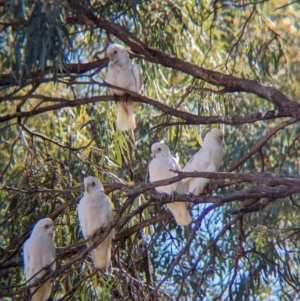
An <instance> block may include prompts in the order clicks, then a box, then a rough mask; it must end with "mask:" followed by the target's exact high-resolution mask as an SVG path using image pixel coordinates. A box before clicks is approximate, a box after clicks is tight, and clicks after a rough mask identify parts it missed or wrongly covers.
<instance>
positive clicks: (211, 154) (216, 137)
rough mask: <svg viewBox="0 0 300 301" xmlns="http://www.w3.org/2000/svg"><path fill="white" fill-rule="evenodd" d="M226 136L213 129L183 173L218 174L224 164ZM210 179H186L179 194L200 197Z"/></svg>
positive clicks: (179, 189) (182, 182)
mask: <svg viewBox="0 0 300 301" xmlns="http://www.w3.org/2000/svg"><path fill="white" fill-rule="evenodd" d="M223 137H224V134H223V132H222V131H221V130H219V129H211V130H210V131H209V132H208V133H207V134H206V136H205V138H204V141H203V145H202V148H201V149H200V150H199V151H198V152H197V153H196V154H195V155H194V156H193V157H192V158H191V159H190V161H189V162H188V163H187V164H186V166H185V167H184V168H183V170H182V171H185V172H194V171H198V172H199V171H207V172H216V171H218V169H219V168H220V166H221V164H222V145H223ZM209 182H210V179H206V178H186V179H183V180H182V181H181V183H180V185H179V188H178V192H179V193H192V194H194V195H199V194H201V193H202V192H203V190H204V188H205V186H206V185H207V183H209Z"/></svg>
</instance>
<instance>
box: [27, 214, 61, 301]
mask: <svg viewBox="0 0 300 301" xmlns="http://www.w3.org/2000/svg"><path fill="white" fill-rule="evenodd" d="M53 231H54V226H53V221H52V220H51V219H50V218H43V219H41V220H39V221H38V222H37V223H36V225H35V226H34V228H33V230H32V233H31V235H30V237H29V239H27V240H26V242H25V244H24V252H23V260H24V271H25V276H26V280H27V281H29V284H34V283H37V284H39V283H40V281H39V279H41V278H42V277H43V276H44V275H45V274H46V273H47V269H43V268H45V267H47V266H49V268H50V269H51V270H55V263H54V260H55V246H54V243H53ZM50 265H51V266H50ZM39 271H40V272H39ZM30 291H31V293H33V296H32V299H31V300H32V301H46V300H48V298H49V297H50V295H51V291H52V283H51V279H49V280H47V281H46V282H45V283H43V284H41V286H40V287H39V288H38V286H34V287H31V288H30ZM35 291H36V292H35Z"/></svg>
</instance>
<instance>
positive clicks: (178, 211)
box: [167, 202, 192, 226]
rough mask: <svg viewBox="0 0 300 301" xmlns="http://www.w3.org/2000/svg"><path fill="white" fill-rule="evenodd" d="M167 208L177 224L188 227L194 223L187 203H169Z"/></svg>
mask: <svg viewBox="0 0 300 301" xmlns="http://www.w3.org/2000/svg"><path fill="white" fill-rule="evenodd" d="M167 206H168V208H169V209H170V211H171V212H172V214H173V215H174V218H175V220H176V223H177V224H178V225H179V226H188V225H189V224H190V223H191V222H192V218H191V215H190V213H189V211H188V209H187V206H186V203H184V202H174V203H168V204H167Z"/></svg>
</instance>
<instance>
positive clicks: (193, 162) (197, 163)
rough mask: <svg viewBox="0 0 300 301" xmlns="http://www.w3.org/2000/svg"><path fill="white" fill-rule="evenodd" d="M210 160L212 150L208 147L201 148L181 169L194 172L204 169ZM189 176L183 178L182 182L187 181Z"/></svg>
mask: <svg viewBox="0 0 300 301" xmlns="http://www.w3.org/2000/svg"><path fill="white" fill-rule="evenodd" d="M211 160H212V152H211V150H210V148H207V147H203V148H201V149H200V150H199V151H198V152H197V153H196V154H195V155H194V156H193V157H192V158H191V159H190V161H189V162H188V163H187V164H186V166H185V167H184V168H183V170H182V171H185V172H194V171H205V170H206V169H207V168H208V167H209V165H210V164H211ZM189 179H190V178H186V179H183V180H182V181H183V182H187V181H189Z"/></svg>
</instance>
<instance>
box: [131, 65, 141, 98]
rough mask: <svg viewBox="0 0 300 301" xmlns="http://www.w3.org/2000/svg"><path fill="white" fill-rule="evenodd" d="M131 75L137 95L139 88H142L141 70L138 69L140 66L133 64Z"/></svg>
mask: <svg viewBox="0 0 300 301" xmlns="http://www.w3.org/2000/svg"><path fill="white" fill-rule="evenodd" d="M132 74H133V77H134V80H135V87H136V91H135V92H137V93H139V92H140V90H141V88H142V80H143V78H142V69H141V67H140V65H138V64H134V65H133V66H132Z"/></svg>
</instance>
